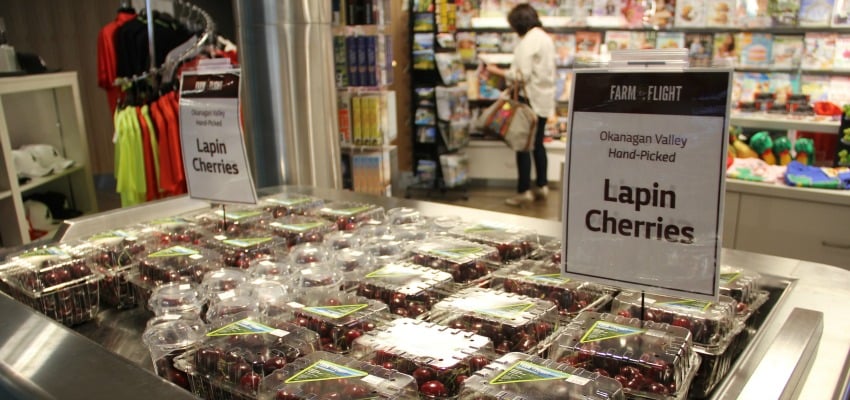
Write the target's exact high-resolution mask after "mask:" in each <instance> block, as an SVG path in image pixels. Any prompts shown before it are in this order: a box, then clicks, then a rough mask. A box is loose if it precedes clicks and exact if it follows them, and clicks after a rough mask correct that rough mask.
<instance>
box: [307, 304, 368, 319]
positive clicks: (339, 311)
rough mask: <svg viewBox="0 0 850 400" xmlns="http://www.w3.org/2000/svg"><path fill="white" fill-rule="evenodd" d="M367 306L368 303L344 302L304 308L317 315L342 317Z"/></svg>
mask: <svg viewBox="0 0 850 400" xmlns="http://www.w3.org/2000/svg"><path fill="white" fill-rule="evenodd" d="M366 307H369V305H368V304H343V305H340V306H316V307H304V308H302V310H304V311H307V312H309V313H313V314H316V315H321V316H324V317H328V318H335V319H336V318H342V317H345V316H347V315H351V314H353V313H355V312H357V311H360V310H362V309H364V308H366Z"/></svg>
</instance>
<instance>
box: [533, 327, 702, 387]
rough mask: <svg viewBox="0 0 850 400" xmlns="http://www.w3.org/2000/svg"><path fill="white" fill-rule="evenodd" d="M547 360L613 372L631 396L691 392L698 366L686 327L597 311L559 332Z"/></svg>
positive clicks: (591, 369)
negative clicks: (690, 387)
mask: <svg viewBox="0 0 850 400" xmlns="http://www.w3.org/2000/svg"><path fill="white" fill-rule="evenodd" d="M549 359H551V360H555V361H557V362H561V363H565V364H569V365H571V366H573V367H579V368H583V369H586V370H589V371H591V372H596V373H599V374H601V375H604V376H610V377H612V378H614V379H616V380H617V381H619V382H620V383H621V384H623V387H624V388H625V390H626V393H627V394H629V395H630V396H640V397H647V398H652V399H659V400H660V399H670V398H680V397H682V395H683V394H684V393H687V390H688V386H689V385H690V383H691V380H692V379H693V376H694V374H695V373H696V369H697V368H698V367H699V357H698V356H697V355H696V353H694V352H693V347H692V341H691V333H690V331H688V330H687V329H684V328H680V327H678V326H672V325H669V324H665V323H658V322H650V321H644V322H642V321H640V320H639V319H637V318H626V317H622V316H618V315H613V314H599V313H595V312H583V313H581V314H579V315H577V316H576V317H575V318H574V319H573V320H572V321H571V322H570V323H569V324H568V325H567V326H565V327H564V328H563V329H562V330H561V331H560V332H559V335H558V337H557V338H556V339H555V340H554V342H553V344H552V346H551V347H550V348H549Z"/></svg>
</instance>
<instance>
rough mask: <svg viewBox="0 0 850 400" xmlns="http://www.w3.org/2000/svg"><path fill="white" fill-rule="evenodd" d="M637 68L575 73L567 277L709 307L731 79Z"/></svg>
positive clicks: (658, 65) (721, 73)
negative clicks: (693, 300)
mask: <svg viewBox="0 0 850 400" xmlns="http://www.w3.org/2000/svg"><path fill="white" fill-rule="evenodd" d="M643 54H646V53H645V52H644V53H643ZM626 64H631V63H626ZM636 64H637V66H632V65H626V66H621V67H609V68H602V69H588V70H577V71H576V74H575V79H574V80H573V82H574V89H573V92H572V93H573V99H572V101H571V102H570V108H571V110H570V124H569V126H570V136H569V142H568V146H567V159H566V164H565V171H564V173H565V175H564V214H563V215H564V216H565V219H564V246H563V251H564V254H562V260H564V265H563V271H562V272H563V275H565V276H570V277H574V278H578V279H583V280H591V281H597V282H602V283H608V284H612V285H616V286H620V287H626V288H631V289H635V290H645V291H648V292H651V293H659V294H668V295H673V296H678V297H687V298H696V299H705V300H711V299H716V297H717V295H718V279H719V268H720V248H721V243H722V242H721V233H722V222H723V221H722V218H723V199H724V193H725V172H724V171H725V157H726V146H727V132H728V123H729V118H728V109H729V93H730V87H731V71H730V70H728V69H708V68H705V69H689V68H684V67H681V66H680V67H678V68H671V67H670V66H669V64H668V63H665V62H664V61H652V62H649V61H646V60H644V61H643V62H640V61H639V62H637V63H636Z"/></svg>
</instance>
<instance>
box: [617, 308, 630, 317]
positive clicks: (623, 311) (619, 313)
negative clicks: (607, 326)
mask: <svg viewBox="0 0 850 400" xmlns="http://www.w3.org/2000/svg"><path fill="white" fill-rule="evenodd" d="M617 315H619V316H621V317H624V318H631V317H632V314H631V313H630V312H629V310H621V311H620V312H618V313H617Z"/></svg>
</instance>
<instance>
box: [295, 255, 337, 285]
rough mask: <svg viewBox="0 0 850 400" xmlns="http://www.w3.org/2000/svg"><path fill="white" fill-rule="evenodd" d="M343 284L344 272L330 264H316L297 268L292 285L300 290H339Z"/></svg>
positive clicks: (302, 265)
mask: <svg viewBox="0 0 850 400" xmlns="http://www.w3.org/2000/svg"><path fill="white" fill-rule="evenodd" d="M342 282H343V274H342V271H340V270H338V269H336V268H334V267H333V265H332V264H330V263H328V262H315V263H310V264H301V265H297V266H295V271H294V272H293V274H292V285H293V287H295V288H298V289H311V290H312V289H324V288H331V289H337V290H338V289H339V288H340V286H341V285H342Z"/></svg>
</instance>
